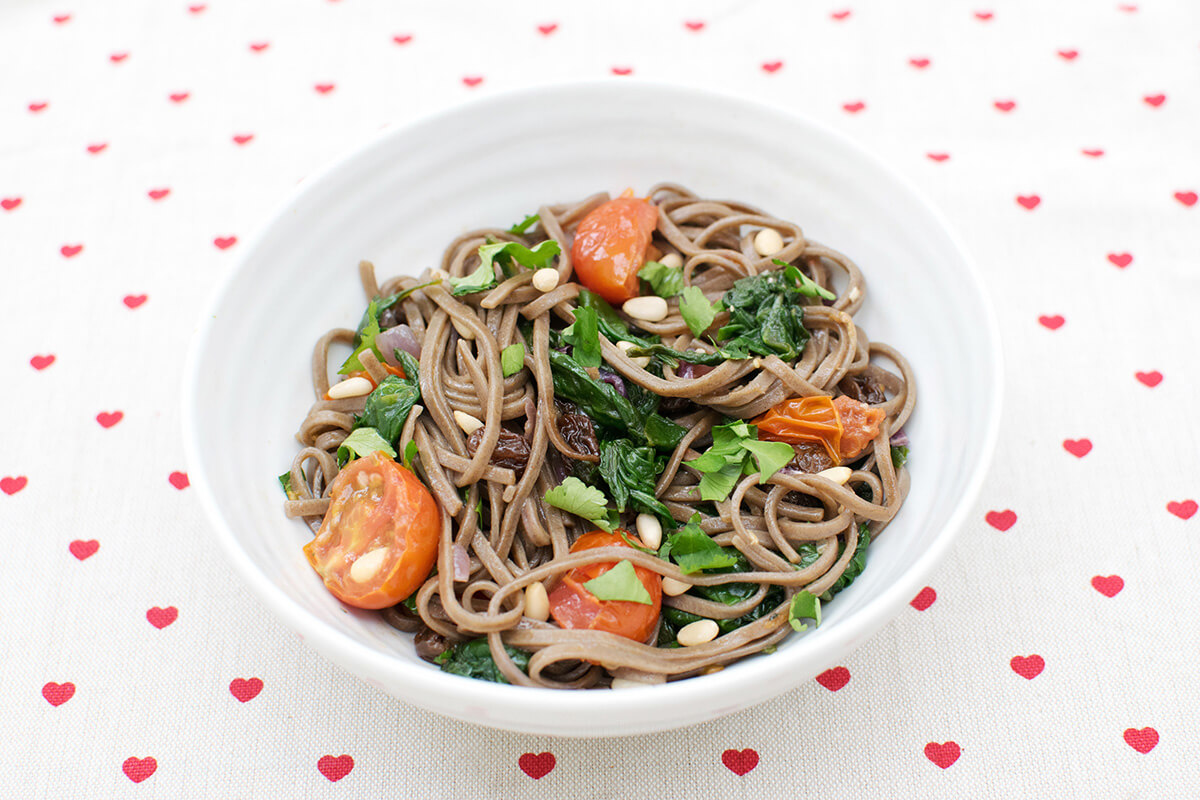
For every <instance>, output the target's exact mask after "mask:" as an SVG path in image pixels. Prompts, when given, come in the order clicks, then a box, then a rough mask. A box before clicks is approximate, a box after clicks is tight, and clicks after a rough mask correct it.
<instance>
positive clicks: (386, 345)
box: [375, 323, 421, 367]
mask: <svg viewBox="0 0 1200 800" xmlns="http://www.w3.org/2000/svg"><path fill="white" fill-rule="evenodd" d="M375 347H376V349H378V350H379V352H381V353H383V360H384V361H386V362H387V363H389V364H391V365H392V366H394V367H398V366H400V362H399V360H397V358H396V354H395V351H396V350H397V349H399V350H403V351H404V352H406V353H408V354H409V355H410V356H412V357H413V358H420V357H421V344H420V343H419V342H418V341H417V336H416V334H414V333H413V329H412V328H410V327H408V326H407V325H404V324H403V323H402V324H400V325H397V326H396V327H394V328H388V329H387V330H386V331H384V332H383V333H381V334H379V335H378V336H376V337H375Z"/></svg>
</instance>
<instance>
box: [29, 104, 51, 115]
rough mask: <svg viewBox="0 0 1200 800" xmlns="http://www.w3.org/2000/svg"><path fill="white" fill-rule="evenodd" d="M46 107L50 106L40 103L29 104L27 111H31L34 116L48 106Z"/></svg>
mask: <svg viewBox="0 0 1200 800" xmlns="http://www.w3.org/2000/svg"><path fill="white" fill-rule="evenodd" d="M48 105H50V104H49V103H46V102H41V103H30V104H29V110H30V111H32V112H33V113H34V114H36V113H38V112H39V111H41V110H43V109H44V108H46V106H48Z"/></svg>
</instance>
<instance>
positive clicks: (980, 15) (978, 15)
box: [975, 11, 992, 22]
mask: <svg viewBox="0 0 1200 800" xmlns="http://www.w3.org/2000/svg"><path fill="white" fill-rule="evenodd" d="M991 18H992V12H990V11H976V12H975V19H981V20H983V21H984V22H987V21H988V20H989V19H991Z"/></svg>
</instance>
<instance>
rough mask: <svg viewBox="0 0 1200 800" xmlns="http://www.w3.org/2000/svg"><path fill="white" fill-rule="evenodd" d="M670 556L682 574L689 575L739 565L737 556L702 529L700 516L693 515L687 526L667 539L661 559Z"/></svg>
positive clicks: (660, 554) (661, 552)
mask: <svg viewBox="0 0 1200 800" xmlns="http://www.w3.org/2000/svg"><path fill="white" fill-rule="evenodd" d="M734 552H735V553H736V550H735V551H734ZM668 556H670V558H671V560H673V561H674V562H675V563H676V564H677V565H679V570H680V572H683V573H684V574H687V575H690V574H692V573H693V572H699V571H700V570H704V569H721V568H724V567H732V566H734V565H735V564H737V556H736V555H734V554H731V553H729V552H727V551H726V550H725V548H723V547H721V546H720V545H719V544H717V543H716V542H714V541H713V540H712V539H711V538H710V537H709V535H708V534H707V533H705V532H704V531H703V530H702V529H701V528H700V515H699V514H693V515H692V518H691V520H690V521H689V522H688V524H687V525H684V526H683V527H682V528H680V529H679V530H678V531H676V532H675V533H673V534H671V535H670V536H669V537H668V538H667V541H666V542H665V543H664V544H663V546H662V549H661V550H660V551H659V558H667V557H668Z"/></svg>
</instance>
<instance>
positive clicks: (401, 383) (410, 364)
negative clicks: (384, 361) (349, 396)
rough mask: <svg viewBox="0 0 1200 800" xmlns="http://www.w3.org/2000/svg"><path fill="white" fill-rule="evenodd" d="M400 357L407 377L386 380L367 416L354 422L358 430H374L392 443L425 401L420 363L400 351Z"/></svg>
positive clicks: (369, 400)
mask: <svg viewBox="0 0 1200 800" xmlns="http://www.w3.org/2000/svg"><path fill="white" fill-rule="evenodd" d="M396 357H397V358H398V359H399V360H400V365H401V366H402V367H403V368H404V375H405V377H403V378H401V377H400V376H399V375H389V376H387V377H386V378H384V379H383V380H382V381H381V382H380V384H379V385H378V386H376V387H375V389H374V390H373V391H372V392H371V393H370V394H369V395H367V401H366V404H365V405H364V406H363V413H362V414H361V415H360V416H359V417H358V418H357V419H356V420H355V422H354V427H355V428H374V429H375V430H377V431H379V435H380V436H382V437H383V439H384V440H385V441H387V442H389V443H395V442H396V440H397V439H399V438H400V431H401V430H403V429H404V423H405V422H406V421H408V414H409V412H410V411H412V407H413V406H414V405H416V403H417V401H418V400H420V399H421V384H420V378H419V375H418V370H419V367H418V365H417V360H416V359H415V358H413V357H412V356H411V355H409V354H408V353H406V352H404V351H403V350H396ZM392 455H393V456H395V453H393V454H392Z"/></svg>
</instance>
